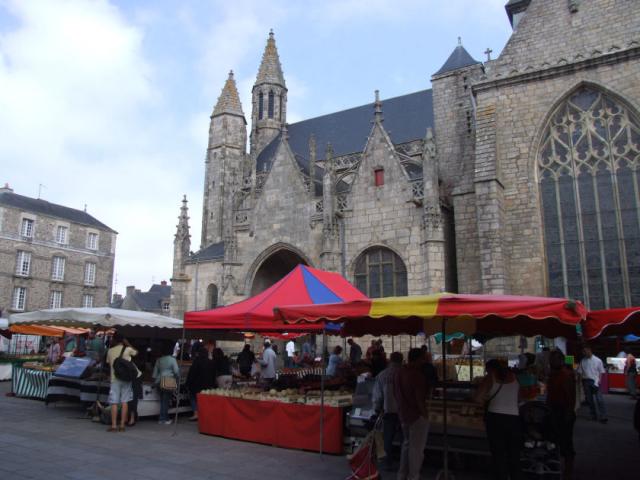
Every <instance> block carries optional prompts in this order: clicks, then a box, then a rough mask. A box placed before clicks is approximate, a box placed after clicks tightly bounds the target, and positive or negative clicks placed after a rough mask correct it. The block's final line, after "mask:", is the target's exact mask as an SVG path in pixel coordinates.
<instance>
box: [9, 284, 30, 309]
mask: <svg viewBox="0 0 640 480" xmlns="http://www.w3.org/2000/svg"><path fill="white" fill-rule="evenodd" d="M26 300H27V289H26V288H25V287H16V288H14V289H13V298H12V299H11V308H12V309H13V310H24V308H25V305H26Z"/></svg>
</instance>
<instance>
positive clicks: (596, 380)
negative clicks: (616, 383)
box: [578, 346, 607, 423]
mask: <svg viewBox="0 0 640 480" xmlns="http://www.w3.org/2000/svg"><path fill="white" fill-rule="evenodd" d="M582 353H583V355H584V357H583V358H582V360H581V361H580V366H579V367H578V373H580V375H581V376H582V388H583V389H584V395H585V397H586V399H587V403H588V404H589V410H590V411H591V418H592V419H593V420H599V421H600V422H602V423H607V409H606V408H605V406H604V398H602V393H601V392H600V379H601V378H602V375H604V374H605V373H606V372H605V369H604V365H603V363H602V360H600V359H599V358H598V357H596V356H595V355H594V354H593V352H592V351H591V347H588V346H586V347H584V348H583V349H582Z"/></svg>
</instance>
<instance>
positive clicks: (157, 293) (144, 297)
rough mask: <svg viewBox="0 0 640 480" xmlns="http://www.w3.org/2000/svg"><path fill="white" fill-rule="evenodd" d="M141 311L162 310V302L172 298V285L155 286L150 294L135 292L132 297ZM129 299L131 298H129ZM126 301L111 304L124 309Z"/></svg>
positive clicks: (150, 290)
mask: <svg viewBox="0 0 640 480" xmlns="http://www.w3.org/2000/svg"><path fill="white" fill-rule="evenodd" d="M130 296H131V297H132V298H133V301H134V302H135V304H136V305H137V306H138V307H139V308H140V310H142V311H145V312H149V311H154V310H162V301H163V300H167V299H169V298H170V297H171V285H160V284H157V283H156V284H153V285H152V286H151V288H150V289H149V291H148V292H139V291H134V292H133V293H132V294H131V295H130ZM127 298H129V296H127ZM124 300H125V299H122V300H117V301H115V302H112V303H111V307H113V308H122V305H123V303H124Z"/></svg>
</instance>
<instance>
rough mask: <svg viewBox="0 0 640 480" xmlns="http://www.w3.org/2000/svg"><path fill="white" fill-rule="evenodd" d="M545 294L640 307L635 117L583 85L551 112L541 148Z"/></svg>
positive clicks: (639, 143) (600, 305)
mask: <svg viewBox="0 0 640 480" xmlns="http://www.w3.org/2000/svg"><path fill="white" fill-rule="evenodd" d="M538 151H539V154H538V155H539V157H538V168H539V171H540V175H539V178H540V197H541V202H542V213H543V220H544V240H545V251H546V263H547V275H548V285H549V295H551V296H556V297H571V298H575V299H578V300H582V301H583V302H585V303H586V305H587V307H588V308H590V309H594V310H597V309H604V308H615V307H625V306H631V305H639V304H640V198H639V197H640V195H639V193H638V192H639V191H640V169H639V168H638V166H639V164H638V159H639V158H640V121H639V118H638V116H637V115H635V114H634V113H633V112H631V111H630V110H629V109H628V108H627V107H625V106H624V105H622V104H621V103H620V102H618V101H617V100H616V99H614V98H613V97H611V96H609V95H607V94H605V93H604V92H602V91H600V90H598V89H596V88H593V87H589V86H582V87H580V88H578V89H577V90H576V91H574V92H573V93H572V94H571V95H570V96H569V97H568V98H567V99H566V100H565V101H564V102H563V103H562V104H561V105H560V106H559V107H558V108H557V109H556V110H555V111H554V112H553V115H552V116H551V118H550V120H549V123H548V125H547V126H546V128H545V131H544V134H543V137H542V143H541V145H540V148H539V150H538Z"/></svg>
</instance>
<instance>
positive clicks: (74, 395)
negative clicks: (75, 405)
mask: <svg viewBox="0 0 640 480" xmlns="http://www.w3.org/2000/svg"><path fill="white" fill-rule="evenodd" d="M98 392H99V397H98V398H97V400H99V401H100V402H107V401H108V398H109V379H108V378H107V379H104V380H95V379H87V380H83V379H80V378H68V377H58V376H56V375H54V376H52V377H51V378H50V379H49V385H48V386H47V395H46V398H45V402H46V403H47V404H49V403H55V402H58V401H61V400H65V401H80V402H86V403H90V402H95V401H96V395H97V394H98Z"/></svg>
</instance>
